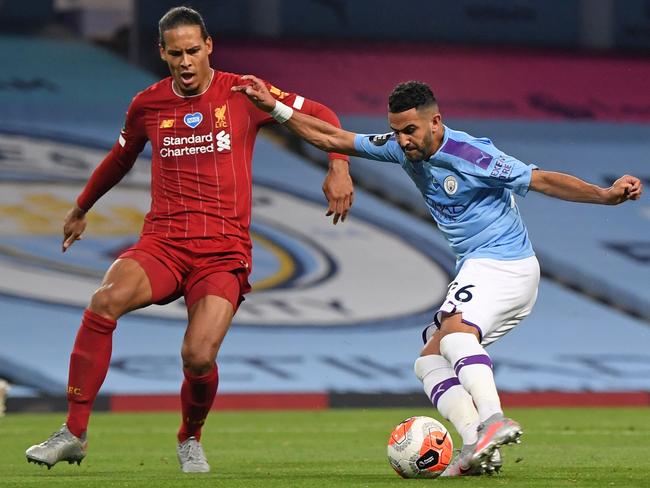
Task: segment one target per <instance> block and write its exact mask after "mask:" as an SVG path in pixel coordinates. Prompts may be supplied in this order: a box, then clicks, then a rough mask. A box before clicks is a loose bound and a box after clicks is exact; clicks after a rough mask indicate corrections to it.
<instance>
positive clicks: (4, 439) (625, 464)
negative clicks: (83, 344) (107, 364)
mask: <svg viewBox="0 0 650 488" xmlns="http://www.w3.org/2000/svg"><path fill="white" fill-rule="evenodd" d="M433 413H434V411H433V410H420V409H415V410H413V409H409V410H405V409H358V410H357V409H355V410H329V411H308V412H304V411H303V412H212V413H211V415H210V418H209V419H208V422H207V424H206V426H205V427H204V435H203V445H204V448H205V450H206V453H207V456H208V459H209V461H210V463H211V465H212V472H211V473H209V474H203V475H186V474H183V473H181V472H180V470H179V468H178V463H177V460H176V451H175V431H176V428H177V425H178V418H179V415H178V414H95V415H94V416H93V417H92V419H91V425H90V437H89V441H90V442H89V454H88V457H87V458H86V459H85V460H84V461H83V462H82V463H81V466H77V465H69V464H67V463H64V464H58V465H56V466H55V467H54V468H52V469H51V470H49V471H48V470H47V468H45V467H44V466H37V465H35V464H28V463H27V462H26V460H25V455H24V452H25V449H26V448H27V447H28V446H29V445H31V444H33V443H36V442H40V441H42V440H44V439H45V437H47V435H49V434H50V433H51V432H52V431H54V430H56V429H57V428H58V426H59V424H60V423H61V422H62V421H63V415H52V414H10V415H8V416H6V417H4V418H0V446H1V449H0V486H2V487H28V486H33V487H48V488H50V487H75V488H76V487H79V488H86V487H112V486H120V487H139V486H147V487H155V488H157V487H185V486H187V487H194V488H196V487H204V486H205V487H207V486H210V487H215V488H218V487H246V488H248V487H283V488H292V487H327V488H329V487H356V486H358V487H364V486H367V487H400V486H401V487H409V486H416V485H419V486H424V485H425V484H426V485H429V484H435V485H436V486H461V485H462V486H472V487H483V486H489V487H503V486H509V487H518V488H527V487H540V488H556V487H598V488H605V487H609V486H617V487H625V488H631V487H648V486H650V409H648V408H636V409H635V408H627V409H624V408H619V409H596V408H594V409H517V410H515V409H512V410H509V411H508V412H507V413H508V414H510V415H511V416H512V417H513V418H516V419H517V420H519V421H520V422H521V424H522V426H523V428H524V437H523V442H522V444H521V445H517V446H507V447H505V448H504V449H503V451H502V452H503V455H504V467H503V471H502V472H501V473H500V474H499V475H495V476H492V477H487V476H483V477H480V478H477V477H466V478H451V479H449V478H447V479H440V478H439V479H436V480H402V479H401V478H399V477H398V476H397V475H396V474H395V473H394V472H393V471H392V469H391V468H390V466H389V465H388V462H387V460H386V442H387V439H388V435H389V433H390V431H391V429H392V427H393V426H394V425H396V424H397V423H398V422H399V421H401V420H403V419H404V418H406V417H409V416H412V415H429V416H431V415H432V414H433ZM454 441H455V442H456V445H457V446H458V444H459V441H458V439H457V437H454Z"/></svg>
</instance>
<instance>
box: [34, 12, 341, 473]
mask: <svg viewBox="0 0 650 488" xmlns="http://www.w3.org/2000/svg"><path fill="white" fill-rule="evenodd" d="M159 33H160V56H161V58H162V59H163V60H164V61H166V62H167V64H168V66H169V70H170V73H171V77H168V78H165V79H163V80H162V81H160V82H158V83H156V84H154V85H152V86H150V87H149V88H147V89H146V90H144V91H142V92H140V93H139V94H137V95H136V96H135V98H134V99H133V101H132V102H131V105H130V106H129V109H128V112H127V115H126V123H125V125H124V128H123V130H122V131H121V133H120V136H119V139H118V141H117V142H116V143H115V145H114V147H113V149H112V150H111V152H110V153H109V154H108V156H107V157H106V158H105V159H104V160H103V161H102V162H101V164H100V165H99V166H98V167H97V169H95V171H94V172H93V174H92V176H91V177H90V179H89V181H88V183H87V184H86V187H85V188H84V189H83V191H82V193H81V194H80V195H79V197H78V198H77V202H76V206H74V207H73V208H72V209H71V210H70V211H69V212H68V214H67V215H66V217H65V221H64V230H63V233H64V238H63V251H64V252H65V251H66V250H67V249H68V248H69V247H70V246H71V245H72V244H73V243H74V242H75V241H76V240H78V239H80V238H81V234H82V233H83V232H84V230H85V227H86V220H85V215H86V212H88V211H89V210H90V208H91V207H92V206H93V204H94V203H95V202H96V201H97V200H98V199H99V198H100V197H101V196H102V195H103V194H104V193H106V192H107V191H108V190H110V189H111V188H112V187H113V186H114V185H116V184H117V183H118V182H119V181H120V179H121V178H122V177H123V176H124V175H125V174H126V173H127V172H128V171H129V169H130V168H131V167H132V165H133V163H134V162H135V160H136V158H137V156H138V154H139V153H140V152H141V151H142V149H143V147H144V145H145V143H146V142H147V141H150V142H151V145H152V161H151V163H152V169H151V210H150V212H149V213H148V214H147V216H146V217H145V222H144V226H143V229H142V235H141V238H140V240H139V241H138V242H137V243H136V244H135V245H134V246H133V247H131V248H130V249H128V250H127V251H125V252H124V253H123V254H122V255H121V256H120V257H119V258H118V259H117V260H116V261H115V262H114V263H113V264H112V266H111V267H110V268H109V270H108V271H107V273H106V275H105V277H104V280H103V282H102V284H101V286H100V287H99V289H98V290H97V291H96V292H95V293H94V294H93V296H92V299H91V301H90V305H89V306H88V308H87V309H86V311H85V312H84V314H83V320H82V322H81V327H80V328H79V332H78V334H77V337H76V340H75V343H74V348H73V350H72V354H71V357H70V370H69V379H68V391H67V396H68V405H69V407H68V417H67V420H66V423H65V424H64V425H63V427H62V428H61V429H60V430H59V431H57V432H55V433H54V434H52V436H50V437H49V438H48V439H47V440H46V441H45V442H43V443H41V444H38V445H35V446H32V447H30V448H29V449H27V451H26V455H27V460H28V461H30V462H36V463H39V464H45V465H47V466H48V468H51V467H52V466H53V465H54V464H56V463H57V462H59V461H68V462H70V463H72V462H77V463H80V462H81V460H82V459H83V458H84V457H85V455H86V430H87V426H88V421H89V416H90V412H91V409H92V405H93V401H94V400H95V397H96V396H97V393H98V391H99V389H100V387H101V385H102V382H103V381H104V378H105V376H106V373H107V371H108V366H109V362H110V357H111V345H112V333H113V330H114V329H115V327H116V321H117V319H118V318H119V317H120V316H122V315H124V314H125V313H128V312H130V311H132V310H136V309H139V308H142V307H146V306H148V305H150V304H152V303H158V304H160V303H167V302H169V301H171V300H174V299H176V298H178V297H180V296H184V298H185V302H186V304H187V309H188V317H189V322H188V325H187V329H186V332H185V337H184V340H183V345H182V349H181V356H182V359H183V373H184V376H185V379H184V381H183V385H182V387H181V404H182V422H181V426H180V429H179V431H178V442H179V444H178V449H177V453H178V458H179V461H180V463H181V469H182V470H183V471H184V472H207V471H209V470H210V466H209V464H208V462H207V460H206V458H205V455H204V453H203V449H202V447H201V444H200V438H201V426H202V425H203V423H204V422H205V419H206V417H207V414H208V411H209V410H210V407H211V405H212V402H213V400H214V397H215V394H216V391H217V384H218V372H217V365H216V357H217V352H218V350H219V347H220V345H221V343H222V341H223V338H224V337H225V335H226V332H227V331H228V328H229V326H230V323H231V321H232V318H233V315H234V314H235V312H236V310H237V307H238V306H239V304H240V303H241V301H242V300H243V296H244V294H245V293H247V292H248V291H250V285H249V283H248V276H249V273H250V270H251V247H252V246H251V238H250V235H249V227H250V220H251V192H252V181H251V180H252V172H251V158H252V154H253V144H254V142H255V137H256V134H257V131H258V129H259V128H260V127H261V126H262V125H264V124H266V123H269V122H274V120H273V118H271V117H270V116H269V115H268V114H267V113H265V112H263V111H261V110H259V109H257V108H255V107H254V106H253V105H252V104H250V103H249V102H248V99H247V98H246V96H245V95H243V94H241V93H235V92H233V91H232V90H231V87H233V86H236V85H239V84H241V83H242V80H241V77H240V76H239V75H235V74H231V73H225V72H221V71H216V70H213V69H212V68H211V67H210V61H209V55H210V53H211V52H212V39H211V38H210V37H209V35H208V33H207V31H206V28H205V24H204V22H203V19H202V18H201V15H200V14H199V13H198V12H196V11H195V10H192V9H190V8H187V7H177V8H173V9H171V10H170V11H169V12H167V13H166V14H165V15H164V16H163V17H162V18H161V19H160V22H159ZM269 88H270V91H271V92H272V93H273V94H274V96H275V97H277V98H278V99H281V100H282V101H283V102H284V103H285V104H289V105H291V106H293V107H294V109H297V110H300V111H303V112H305V113H308V114H311V115H314V116H316V117H319V118H321V119H322V120H325V121H328V122H331V123H334V124H335V125H337V126H339V122H338V118H337V117H336V115H335V114H334V113H333V112H332V111H331V110H330V109H328V108H326V107H324V106H323V105H321V104H319V103H316V102H314V101H311V100H307V99H305V98H303V97H301V96H298V95H295V94H290V93H285V92H283V91H281V90H278V89H277V88H275V87H272V86H271V85H269ZM347 165H348V162H347V156H343V155H339V154H330V170H329V172H328V174H327V177H326V179H325V183H324V184H323V190H324V192H325V195H326V197H327V199H328V202H329V208H328V212H327V214H328V215H332V214H334V223H336V222H337V221H338V220H339V218H341V219H344V218H345V215H346V213H347V211H348V209H349V207H350V205H351V204H352V196H353V187H352V181H351V179H350V176H349V173H348V166H347Z"/></svg>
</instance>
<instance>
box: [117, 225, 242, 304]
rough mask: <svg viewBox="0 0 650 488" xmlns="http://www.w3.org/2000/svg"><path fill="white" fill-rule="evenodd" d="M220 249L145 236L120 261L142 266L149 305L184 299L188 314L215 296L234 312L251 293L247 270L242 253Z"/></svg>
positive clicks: (209, 242) (198, 242)
mask: <svg viewBox="0 0 650 488" xmlns="http://www.w3.org/2000/svg"><path fill="white" fill-rule="evenodd" d="M222 248H223V245H222V244H220V243H219V242H217V241H214V240H212V239H164V238H160V237H156V236H151V235H145V236H142V237H141V238H140V240H139V241H138V242H137V243H135V245H133V246H132V247H130V248H129V249H127V250H126V251H124V252H123V253H122V254H121V255H120V256H119V259H123V258H129V259H134V260H136V261H137V262H138V263H139V264H140V266H142V268H143V269H144V271H145V273H147V276H148V277H149V282H150V283H151V302H152V303H156V304H158V305H163V304H165V303H169V302H172V301H174V300H176V299H177V298H179V297H181V296H184V297H185V304H186V305H187V309H188V310H189V309H190V308H192V306H193V305H194V304H195V303H196V302H197V301H198V300H200V299H201V298H203V297H204V296H207V295H216V296H219V297H222V298H225V299H226V300H228V301H229V302H230V303H231V304H232V306H233V310H234V311H237V308H239V305H240V304H241V302H243V301H244V295H245V294H246V293H248V292H249V291H250V290H251V286H250V284H249V283H248V275H249V273H250V266H249V264H248V261H247V258H246V256H244V255H243V254H242V253H239V252H232V251H224V250H223V249H222Z"/></svg>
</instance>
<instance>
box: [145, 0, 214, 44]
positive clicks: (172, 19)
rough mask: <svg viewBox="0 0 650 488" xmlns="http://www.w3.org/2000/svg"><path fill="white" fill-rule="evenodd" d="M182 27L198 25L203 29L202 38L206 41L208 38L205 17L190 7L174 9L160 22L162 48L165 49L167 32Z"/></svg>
mask: <svg viewBox="0 0 650 488" xmlns="http://www.w3.org/2000/svg"><path fill="white" fill-rule="evenodd" d="M181 25H198V26H199V27H200V28H201V37H203V40H204V41H205V40H206V39H207V38H208V37H209V34H208V30H207V29H206V28H205V22H203V17H201V14H200V13H198V12H197V11H196V10H194V9H193V8H190V7H174V8H172V9H169V10H168V11H167V13H166V14H165V15H163V16H162V17H161V18H160V20H159V21H158V36H159V37H160V39H159V42H160V45H161V46H162V47H165V38H164V37H163V33H164V32H165V31H168V30H171V29H175V28H176V27H180V26H181Z"/></svg>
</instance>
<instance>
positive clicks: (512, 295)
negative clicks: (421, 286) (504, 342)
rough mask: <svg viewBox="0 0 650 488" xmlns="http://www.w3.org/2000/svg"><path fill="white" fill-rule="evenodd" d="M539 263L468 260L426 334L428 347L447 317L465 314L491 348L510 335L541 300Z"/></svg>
mask: <svg viewBox="0 0 650 488" xmlns="http://www.w3.org/2000/svg"><path fill="white" fill-rule="evenodd" d="M538 285H539V263H538V262H537V258H536V257H535V256H531V257H529V258H526V259H519V260H516V261H500V260H497V259H485V258H478V259H468V260H467V261H465V262H464V263H463V265H462V267H461V268H460V271H459V272H458V275H456V278H455V279H454V280H453V281H452V282H451V283H450V284H449V291H448V292H447V297H446V298H445V301H444V303H443V304H442V306H441V307H440V308H439V309H438V311H437V312H436V313H435V315H434V317H433V323H431V324H429V325H428V326H427V328H426V329H424V331H423V332H422V339H423V340H424V342H425V343H426V342H427V341H428V340H429V339H430V338H431V336H432V335H433V333H434V332H435V330H436V328H440V321H441V318H442V316H443V315H444V314H453V313H462V314H463V318H462V320H463V323H464V324H466V325H469V326H471V327H475V328H476V329H477V330H478V332H479V337H480V341H481V344H482V345H484V346H487V345H488V344H491V343H492V342H494V341H496V340H497V339H499V338H500V337H502V336H503V335H505V334H507V333H508V332H510V330H512V329H513V328H514V327H515V326H517V325H518V324H519V322H521V320H522V319H523V318H524V317H526V316H527V315H528V314H530V312H531V310H532V309H533V305H535V300H536V299H537V286H538Z"/></svg>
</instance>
